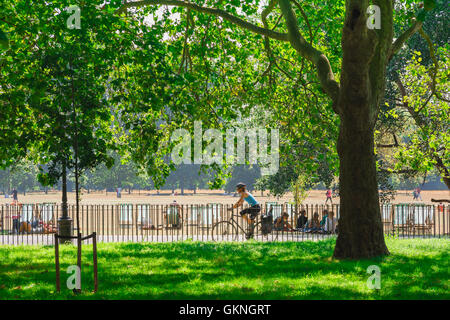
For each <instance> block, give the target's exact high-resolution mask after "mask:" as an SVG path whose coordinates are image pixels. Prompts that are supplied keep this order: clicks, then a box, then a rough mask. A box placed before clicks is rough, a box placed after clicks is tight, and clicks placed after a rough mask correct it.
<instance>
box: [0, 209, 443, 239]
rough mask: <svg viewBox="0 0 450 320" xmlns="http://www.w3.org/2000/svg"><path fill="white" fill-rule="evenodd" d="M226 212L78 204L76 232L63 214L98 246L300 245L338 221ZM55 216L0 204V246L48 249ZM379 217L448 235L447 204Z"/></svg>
mask: <svg viewBox="0 0 450 320" xmlns="http://www.w3.org/2000/svg"><path fill="white" fill-rule="evenodd" d="M229 209H231V205H224V204H217V203H211V204H201V205H200V204H199V205H178V204H176V205H174V204H171V205H154V204H114V205H81V206H80V207H79V223H80V226H79V230H78V228H77V225H76V216H75V215H76V207H75V205H69V206H68V210H67V211H68V216H69V217H70V218H71V219H72V221H73V227H72V235H74V236H75V235H77V234H78V232H80V233H82V234H83V235H88V234H91V233H93V232H95V233H96V234H97V239H98V241H99V242H170V241H183V240H193V241H244V240H246V239H247V238H250V237H249V235H250V234H251V238H253V239H255V240H257V241H258V240H260V241H304V240H320V239H324V238H328V237H334V236H336V233H339V223H338V224H337V227H336V229H335V230H334V228H333V227H332V228H326V227H325V224H326V223H327V219H326V216H327V212H328V213H329V212H333V214H334V217H336V219H337V220H338V219H339V214H340V206H339V205H338V204H333V205H300V206H295V205H292V204H289V203H277V202H267V203H264V204H262V208H261V213H260V214H259V215H258V216H257V218H256V219H255V223H254V225H253V226H249V225H248V223H247V222H246V221H245V220H244V219H242V218H241V216H240V215H239V211H240V210H241V208H239V209H234V210H229ZM303 210H304V211H303ZM302 211H303V213H302ZM269 212H270V213H271V215H272V216H273V220H274V221H275V223H272V224H270V228H267V226H268V223H262V216H264V215H266V214H267V213H269ZM285 213H286V214H287V215H286V214H285ZM61 215H62V206H61V205H60V204H55V203H41V204H16V205H1V206H0V244H4V245H33V244H43V245H52V244H54V239H55V236H54V234H55V233H58V219H59V218H60V217H61ZM283 216H284V218H283ZM381 216H382V217H381V218H382V221H383V228H384V232H385V234H386V235H390V236H396V237H404V238H424V237H447V236H448V235H449V234H450V221H449V220H450V206H449V205H443V204H433V205H431V204H383V205H382V206H381ZM312 220H315V221H316V222H317V221H320V223H321V224H320V227H317V226H316V227H315V228H311V227H312V225H311V221H312ZM276 222H279V223H276ZM305 222H306V223H305ZM329 222H331V220H329ZM263 225H264V226H265V227H264V226H263Z"/></svg>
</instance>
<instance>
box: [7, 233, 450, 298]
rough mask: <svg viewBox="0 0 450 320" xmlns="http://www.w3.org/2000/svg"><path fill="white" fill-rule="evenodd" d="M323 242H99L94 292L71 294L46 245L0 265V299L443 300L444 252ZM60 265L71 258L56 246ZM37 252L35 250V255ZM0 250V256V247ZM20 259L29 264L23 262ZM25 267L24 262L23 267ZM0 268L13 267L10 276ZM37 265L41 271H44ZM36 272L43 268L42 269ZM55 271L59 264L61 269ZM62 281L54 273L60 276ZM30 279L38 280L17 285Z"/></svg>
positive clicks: (87, 269)
mask: <svg viewBox="0 0 450 320" xmlns="http://www.w3.org/2000/svg"><path fill="white" fill-rule="evenodd" d="M333 246H334V241H332V240H325V241H323V243H317V242H302V243H297V242H296V243H257V242H250V243H247V244H240V243H229V244H223V243H222V244H217V243H173V244H163V245H161V246H159V245H155V244H151V245H148V244H136V243H132V244H120V245H105V246H104V247H103V248H101V249H100V250H99V256H98V257H99V281H100V291H99V293H98V294H95V295H94V294H88V293H85V294H83V295H81V296H73V294H71V293H70V292H67V290H66V291H65V292H63V293H61V294H58V295H57V294H50V293H49V292H50V290H51V288H52V287H54V283H55V282H54V281H55V279H54V272H53V270H54V264H53V261H54V260H53V259H54V256H53V251H52V250H50V248H49V249H48V252H46V253H45V256H46V257H47V256H48V257H47V258H48V259H47V260H46V262H42V260H39V261H40V262H37V261H35V260H34V259H33V256H31V257H30V259H29V261H25V260H24V259H22V258H23V257H21V256H20V259H18V260H17V259H12V260H11V262H10V261H8V262H6V264H3V265H2V266H0V281H1V282H0V283H5V281H7V280H13V281H14V286H18V287H22V289H17V290H15V289H14V288H13V287H12V286H11V285H8V286H7V287H4V288H2V287H0V298H2V299H11V298H15V299H17V298H25V299H26V298H44V299H49V298H50V299H60V298H61V299H64V298H72V299H101V298H107V299H418V298H419V299H420V298H424V299H448V298H449V295H448V293H447V292H448V254H447V253H446V252H443V253H440V254H435V255H434V256H432V257H429V256H421V255H416V256H407V255H401V254H394V255H392V256H389V257H385V258H378V259H371V260H360V261H336V260H331V259H329V257H330V256H331V254H332V250H333ZM62 251H63V255H64V258H63V261H62V264H61V267H62V270H64V268H66V267H67V266H68V265H70V264H74V263H72V260H73V262H76V259H75V257H76V248H74V247H64V248H63V249H62ZM83 252H84V254H83V262H84V265H83V279H84V280H83V281H84V283H85V282H86V283H87V285H86V286H85V285H83V286H84V287H86V288H91V286H90V285H91V282H92V280H91V279H90V278H91V277H92V264H91V263H92V252H91V250H90V248H87V250H84V251H83ZM43 256H44V255H42V254H41V255H39V259H42V258H43ZM0 257H2V255H1V252H0ZM373 264H375V265H379V266H380V268H381V277H382V278H381V285H382V288H381V290H368V289H367V287H366V281H367V278H368V277H369V275H368V274H367V272H366V270H367V267H368V266H370V265H373ZM27 266H28V267H29V268H27ZM31 266H32V267H31ZM2 270H3V271H5V270H16V271H19V272H16V274H14V275H12V276H11V275H5V274H2ZM45 270H47V271H46V272H45ZM42 271H44V272H42ZM62 274H63V271H62ZM64 281H65V280H62V283H64ZM30 282H33V283H38V284H41V285H42V286H41V287H36V288H35V289H31V290H28V289H27V290H23V288H24V287H26V286H27V285H29V284H30Z"/></svg>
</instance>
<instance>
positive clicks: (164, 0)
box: [116, 0, 289, 41]
mask: <svg viewBox="0 0 450 320" xmlns="http://www.w3.org/2000/svg"><path fill="white" fill-rule="evenodd" d="M152 5H168V6H175V7H184V8H188V9H191V10H193V11H197V12H201V13H206V14H211V15H214V16H217V17H221V18H223V19H224V20H227V21H229V22H231V23H233V24H235V25H237V26H239V27H241V28H243V29H246V30H249V31H251V32H254V33H257V34H260V35H262V36H267V37H269V38H272V39H276V40H281V41H289V38H288V35H287V34H286V33H280V32H276V31H273V30H270V29H266V28H262V27H259V26H257V25H254V24H252V23H250V22H248V21H245V20H243V19H241V18H238V17H236V16H233V15H231V14H230V13H228V12H227V11H225V10H222V9H217V8H208V7H202V6H199V5H198V4H195V3H192V2H188V1H183V0H142V1H134V2H129V3H125V4H123V5H122V6H121V7H120V8H119V9H117V11H116V12H117V13H122V12H125V11H126V10H127V9H129V8H140V7H145V6H152Z"/></svg>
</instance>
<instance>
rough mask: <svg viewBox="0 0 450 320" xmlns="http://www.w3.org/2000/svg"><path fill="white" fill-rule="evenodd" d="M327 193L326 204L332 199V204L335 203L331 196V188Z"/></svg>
mask: <svg viewBox="0 0 450 320" xmlns="http://www.w3.org/2000/svg"><path fill="white" fill-rule="evenodd" d="M326 195H327V200H325V204H326V203H327V202H328V200H330V202H331V204H333V198H332V196H331V189H328V190H327V193H326Z"/></svg>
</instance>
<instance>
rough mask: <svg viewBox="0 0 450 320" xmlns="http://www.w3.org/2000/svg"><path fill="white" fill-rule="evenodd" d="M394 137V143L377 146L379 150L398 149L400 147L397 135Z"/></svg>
mask: <svg viewBox="0 0 450 320" xmlns="http://www.w3.org/2000/svg"><path fill="white" fill-rule="evenodd" d="M392 136H393V137H394V143H391V144H377V148H396V147H398V146H399V143H398V140H397V136H396V135H395V133H393V134H392Z"/></svg>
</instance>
